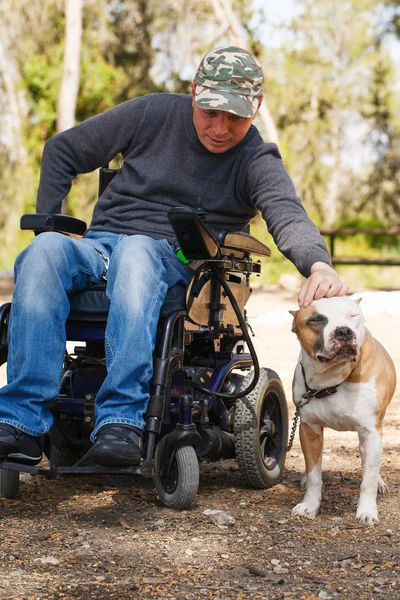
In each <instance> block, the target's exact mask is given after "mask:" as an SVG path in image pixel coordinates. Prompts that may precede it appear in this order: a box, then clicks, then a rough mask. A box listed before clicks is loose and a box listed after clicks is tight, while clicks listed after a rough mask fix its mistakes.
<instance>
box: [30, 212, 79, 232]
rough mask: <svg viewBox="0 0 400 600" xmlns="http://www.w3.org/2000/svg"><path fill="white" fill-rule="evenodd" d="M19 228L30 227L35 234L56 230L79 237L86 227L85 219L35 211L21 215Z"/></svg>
mask: <svg viewBox="0 0 400 600" xmlns="http://www.w3.org/2000/svg"><path fill="white" fill-rule="evenodd" d="M21 229H30V230H32V231H34V232H35V233H36V234H38V233H42V232H44V231H58V232H59V233H65V234H67V235H70V236H72V237H80V236H82V235H83V234H84V233H85V231H86V229H87V227H86V223H85V221H81V220H80V219H76V218H75V217H69V216H68V215H53V214H50V213H36V214H27V215H22V217H21Z"/></svg>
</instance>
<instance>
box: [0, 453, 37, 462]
mask: <svg viewBox="0 0 400 600" xmlns="http://www.w3.org/2000/svg"><path fill="white" fill-rule="evenodd" d="M3 460H9V461H10V462H11V461H13V460H15V461H16V462H22V463H28V464H33V465H37V464H38V463H40V461H41V460H42V454H40V455H39V454H38V455H37V456H29V455H28V454H22V453H21V452H15V453H13V454H9V455H8V456H7V457H6V458H5V459H3Z"/></svg>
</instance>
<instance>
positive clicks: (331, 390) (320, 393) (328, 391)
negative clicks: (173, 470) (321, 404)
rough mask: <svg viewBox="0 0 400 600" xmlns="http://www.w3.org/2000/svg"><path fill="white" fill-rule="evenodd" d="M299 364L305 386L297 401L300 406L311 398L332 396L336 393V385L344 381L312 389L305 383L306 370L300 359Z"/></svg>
mask: <svg viewBox="0 0 400 600" xmlns="http://www.w3.org/2000/svg"><path fill="white" fill-rule="evenodd" d="M300 366H301V372H302V373H303V379H304V385H305V386H306V392H305V393H304V394H303V395H302V397H301V400H300V402H299V407H300V408H301V407H302V406H304V405H305V404H308V403H309V402H310V400H312V399H313V398H325V396H332V395H333V394H336V392H337V389H338V387H339V386H340V385H342V383H344V381H341V382H340V383H338V384H337V385H331V386H330V387H326V388H322V390H315V389H312V388H310V386H309V385H308V383H307V379H306V372H305V370H304V366H303V363H302V362H301V361H300ZM303 400H305V402H303Z"/></svg>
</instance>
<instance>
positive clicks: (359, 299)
mask: <svg viewBox="0 0 400 600" xmlns="http://www.w3.org/2000/svg"><path fill="white" fill-rule="evenodd" d="M361 300H362V298H357V300H355V301H354V302H357V304H360V302H361Z"/></svg>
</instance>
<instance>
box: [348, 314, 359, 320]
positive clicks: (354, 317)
mask: <svg viewBox="0 0 400 600" xmlns="http://www.w3.org/2000/svg"><path fill="white" fill-rule="evenodd" d="M359 318H360V315H358V314H357V315H350V319H359Z"/></svg>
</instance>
